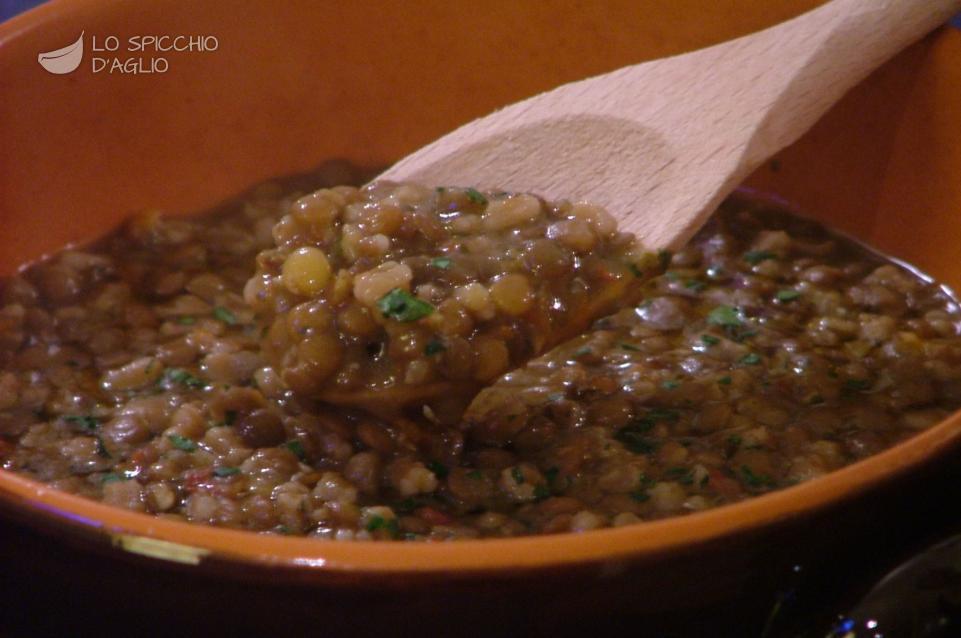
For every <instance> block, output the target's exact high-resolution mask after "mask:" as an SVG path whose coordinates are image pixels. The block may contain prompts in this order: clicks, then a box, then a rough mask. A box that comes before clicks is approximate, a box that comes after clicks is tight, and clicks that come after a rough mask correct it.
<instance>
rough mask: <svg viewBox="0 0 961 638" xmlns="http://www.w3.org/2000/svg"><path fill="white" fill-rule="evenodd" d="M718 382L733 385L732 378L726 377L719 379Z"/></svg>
mask: <svg viewBox="0 0 961 638" xmlns="http://www.w3.org/2000/svg"><path fill="white" fill-rule="evenodd" d="M717 382H718V383H720V384H721V385H731V377H729V376H727V375H724V376H723V377H721V378H720V379H718V380H717Z"/></svg>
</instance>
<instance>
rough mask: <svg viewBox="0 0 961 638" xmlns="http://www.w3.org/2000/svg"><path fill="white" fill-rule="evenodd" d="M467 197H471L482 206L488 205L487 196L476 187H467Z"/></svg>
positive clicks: (473, 201)
mask: <svg viewBox="0 0 961 638" xmlns="http://www.w3.org/2000/svg"><path fill="white" fill-rule="evenodd" d="M467 199H469V200H470V201H471V202H472V203H474V204H480V205H481V206H487V198H486V197H484V195H483V194H482V193H481V192H480V191H479V190H477V189H476V188H468V189H467Z"/></svg>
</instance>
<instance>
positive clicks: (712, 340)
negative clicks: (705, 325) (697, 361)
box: [701, 335, 721, 347]
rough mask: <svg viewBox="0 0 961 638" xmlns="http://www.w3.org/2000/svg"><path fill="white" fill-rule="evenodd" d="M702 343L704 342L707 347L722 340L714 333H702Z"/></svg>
mask: <svg viewBox="0 0 961 638" xmlns="http://www.w3.org/2000/svg"><path fill="white" fill-rule="evenodd" d="M701 343H703V344H704V345H706V346H707V347H711V346H716V345H717V344H719V343H721V340H720V339H718V338H717V337H715V336H714V335H701Z"/></svg>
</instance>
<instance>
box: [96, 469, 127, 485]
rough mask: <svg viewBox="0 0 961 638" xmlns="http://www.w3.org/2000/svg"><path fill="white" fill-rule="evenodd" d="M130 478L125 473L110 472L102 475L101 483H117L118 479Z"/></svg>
mask: <svg viewBox="0 0 961 638" xmlns="http://www.w3.org/2000/svg"><path fill="white" fill-rule="evenodd" d="M126 480H129V479H128V478H127V477H126V476H125V475H123V474H119V473H117V472H108V473H107V474H104V475H103V476H101V477H100V484H101V485H106V484H107V483H116V482H118V481H126Z"/></svg>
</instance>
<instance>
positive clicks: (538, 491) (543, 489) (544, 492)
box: [534, 483, 551, 501]
mask: <svg viewBox="0 0 961 638" xmlns="http://www.w3.org/2000/svg"><path fill="white" fill-rule="evenodd" d="M550 495H551V490H550V488H549V487H547V486H546V485H544V484H542V483H538V484H537V485H535V486H534V500H535V501H543V500H544V499H546V498H548V497H550Z"/></svg>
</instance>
